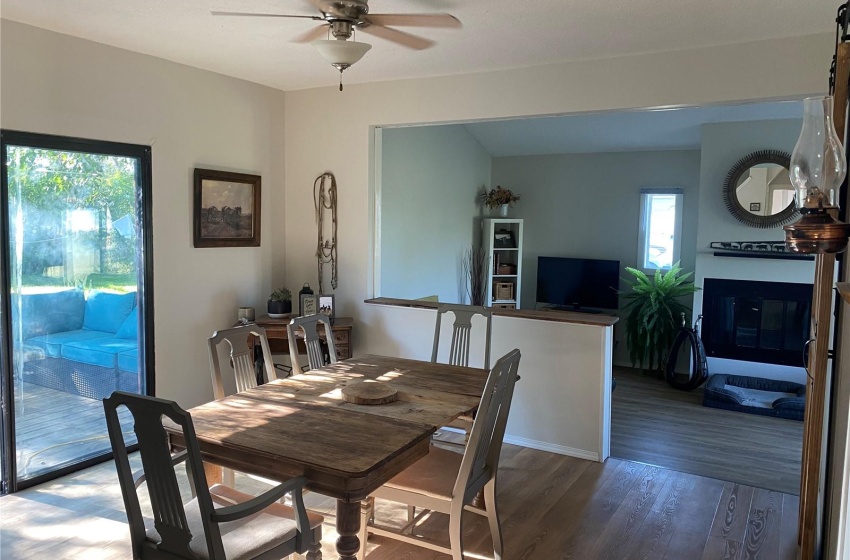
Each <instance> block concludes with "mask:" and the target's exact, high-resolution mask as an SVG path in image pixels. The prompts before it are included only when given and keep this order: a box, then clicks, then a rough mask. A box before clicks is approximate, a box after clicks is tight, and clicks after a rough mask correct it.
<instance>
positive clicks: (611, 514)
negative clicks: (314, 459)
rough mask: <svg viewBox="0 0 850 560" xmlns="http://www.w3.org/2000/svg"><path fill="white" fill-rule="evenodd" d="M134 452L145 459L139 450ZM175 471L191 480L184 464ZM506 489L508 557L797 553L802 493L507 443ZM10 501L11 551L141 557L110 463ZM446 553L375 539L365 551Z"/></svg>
mask: <svg viewBox="0 0 850 560" xmlns="http://www.w3.org/2000/svg"><path fill="white" fill-rule="evenodd" d="M133 461H134V468H136V467H137V466H138V464H139V462H138V457H134V458H133ZM177 472H178V475H179V476H180V479H181V484H182V485H183V486H184V487H185V486H186V484H185V482H186V481H185V474H184V471H183V469H177ZM236 483H237V487H239V488H240V489H242V490H244V491H247V492H252V491H253V492H256V491H257V490H258V489H259V488H258V485H259V484H261V483H259V482H257V481H255V480H253V479H250V478H248V477H245V476H242V475H240V474H239V473H237V478H236ZM307 498H308V499H309V501H310V502H312V504H309V503H308V507H311V509H315V510H318V511H319V512H320V513H322V514H323V515H324V516H325V524H324V527H323V547H322V550H323V558H324V559H325V560H335V559H336V558H337V554H336V552H335V547H334V542H335V540H336V537H337V534H336V530H335V527H334V518H333V511H334V502H333V501H332V500H326V499H325V498H323V497H322V496H319V495H317V494H309V495H308V496H307ZM499 499H500V502H501V503H500V509H501V516H502V522H503V534H504V540H505V554H504V558H505V559H506V560H532V559H533V560H538V559H567V558H572V559H581V560H620V559H622V560H626V559H638V558H646V559H653V560H684V559H686V558H687V559H696V560H699V559H703V560H710V559H715V558H734V559H743V558H749V559H757V558H760V559H764V560H793V559H796V522H797V515H798V507H799V505H798V504H799V501H798V499H797V497H796V496H792V495H788V494H782V493H779V492H773V491H769V490H763V489H758V488H753V487H750V486H744V485H739V484H733V483H725V482H722V481H719V480H714V479H710V478H705V477H701V476H695V475H691V474H685V473H681V472H676V471H671V470H667V469H663V468H659V467H653V466H650V465H645V464H641V463H634V462H630V461H621V460H618V459H609V460H608V461H606V462H605V463H604V464H600V463H594V462H590V461H584V460H581V459H575V458H571V457H565V456H562V455H555V454H552V453H546V452H543V451H536V450H532V449H524V448H521V447H516V446H513V445H506V446H505V447H504V448H503V451H502V461H501V465H500V468H499ZM316 500H318V502H317V501H316ZM322 500H325V502H324V503H323V502H322ZM143 507H147V506H143ZM0 510H2V512H3V515H2V516H0V550H2V554H3V557H4V558H5V557H7V555H8V557H9V558H15V559H16V560H31V559H32V560H36V559H39V560H40V559H42V558H92V559H98V560H108V559H128V558H130V557H131V555H130V546H129V536H128V531H127V520H126V516H125V515H124V508H123V504H122V500H121V493H120V490H119V488H118V481H117V476H116V474H115V468H114V466H113V464H112V463H104V464H103V465H100V466H97V467H93V468H90V469H86V470H85V471H83V472H81V473H78V474H75V475H72V476H68V477H64V478H61V479H58V480H56V481H54V482H51V483H47V484H44V485H41V486H37V487H34V488H30V489H27V490H25V491H23V492H20V493H18V494H15V495H12V496H6V497H3V498H0ZM377 515H378V516H379V519H380V520H381V521H384V522H388V523H389V524H393V523H403V521H404V520H405V518H406V510H405V508H404V507H392V506H391V505H390V504H388V503H386V502H379V504H378V510H377ZM464 520H465V525H464V542H465V545H466V550H467V557H468V558H475V559H485V558H492V557H493V553H492V548H491V543H490V537H489V531H488V528H487V522H486V520H484V519H483V518H481V517H479V516H477V515H475V514H472V513H468V514H466V515H465V516H464ZM447 527H448V522H447V517H446V516H443V515H439V514H435V515H433V516H431V517H429V519H428V520H427V521H425V522H424V523H423V524H422V525H420V526H419V528H418V531H417V532H418V533H419V534H422V535H426V536H432V537H434V538H437V539H440V540H442V541H443V542H445V541H446V540H447V534H448V532H447ZM488 547H490V548H489V552H488ZM446 558H448V557H447V556H445V555H442V554H439V553H436V552H432V551H429V550H426V549H422V548H417V547H413V546H410V545H406V544H403V543H398V542H395V541H389V540H385V539H379V538H375V537H373V538H371V539H370V540H369V547H368V556H367V560H401V559H404V560H445V559H446Z"/></svg>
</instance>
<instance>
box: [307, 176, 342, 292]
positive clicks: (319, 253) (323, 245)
mask: <svg viewBox="0 0 850 560" xmlns="http://www.w3.org/2000/svg"><path fill="white" fill-rule="evenodd" d="M313 205H314V207H315V210H316V225H317V226H318V229H319V236H318V242H317V243H316V259H318V265H319V295H321V294H323V293H325V279H324V270H323V269H324V265H325V264H330V265H331V289H332V290H336V287H337V283H338V279H337V270H336V227H337V221H336V178H335V177H334V175H333V173H322V174H321V175H319V176H318V177H316V180H315V181H313ZM325 210H330V211H331V224H330V228H329V229H330V239H327V238H326V237H325V230H326V229H328V228H327V227H326V226H325Z"/></svg>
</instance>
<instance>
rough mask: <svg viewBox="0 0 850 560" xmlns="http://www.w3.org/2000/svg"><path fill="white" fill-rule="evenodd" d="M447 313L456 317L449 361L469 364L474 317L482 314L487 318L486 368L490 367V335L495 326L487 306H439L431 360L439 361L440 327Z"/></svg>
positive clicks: (455, 363) (456, 363)
mask: <svg viewBox="0 0 850 560" xmlns="http://www.w3.org/2000/svg"><path fill="white" fill-rule="evenodd" d="M446 313H452V314H453V315H454V317H455V321H454V324H453V325H452V340H451V345H450V346H449V359H448V363H449V364H450V365H453V366H464V367H466V366H469V346H470V340H471V338H472V336H471V335H472V318H473V317H474V316H476V315H481V316H482V317H484V319H485V320H486V330H485V332H484V369H489V368H490V337H491V333H492V328H493V316H492V314H491V313H490V310H489V309H487V308H486V307H480V306H472V305H458V304H452V303H444V304H441V305H440V306H439V307H437V324H436V326H435V327H434V346H433V349H432V350H431V362H433V363H437V354H438V353H439V349H440V329H441V327H442V318H443V315H445V314H446Z"/></svg>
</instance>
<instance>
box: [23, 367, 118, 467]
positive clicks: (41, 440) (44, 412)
mask: <svg viewBox="0 0 850 560" xmlns="http://www.w3.org/2000/svg"><path fill="white" fill-rule="evenodd" d="M120 417H121V423H122V425H124V426H125V427H126V428H127V429H126V430H125V431H127V430H129V429H130V427H131V426H132V422H131V420H130V419H129V411H127V410H122V411H121V413H120ZM15 447H16V456H17V463H18V479H19V480H20V479H26V478H32V477H34V476H38V475H40V474H44V473H46V472H48V471H50V470H54V469H56V468H57V467H62V466H66V465H70V464H73V463H77V462H79V461H81V460H83V459H86V458H89V457H93V456H96V455H100V454H102V453H103V452H105V451H107V450H108V449H109V437H108V436H107V433H106V419H105V417H104V413H103V403H102V402H101V401H99V400H95V399H89V398H86V397H80V396H78V395H71V394H68V393H65V392H63V391H57V390H55V389H48V388H47V387H42V386H40V385H34V384H32V383H23V384H21V383H18V384H16V386H15Z"/></svg>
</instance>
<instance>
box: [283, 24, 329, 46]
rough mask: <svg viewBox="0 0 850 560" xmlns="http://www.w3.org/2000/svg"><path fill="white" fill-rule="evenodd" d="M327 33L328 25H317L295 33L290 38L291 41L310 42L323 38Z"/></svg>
mask: <svg viewBox="0 0 850 560" xmlns="http://www.w3.org/2000/svg"><path fill="white" fill-rule="evenodd" d="M327 34H328V26H327V25H317V26H316V27H314V28H313V29H310V30H309V31H305V32H304V33H301V34H300V35H296V36H295V37H293V38H292V39H291V41H292V42H293V43H312V42H313V41H315V40H316V39H324V38H325V36H326V35H327Z"/></svg>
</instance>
